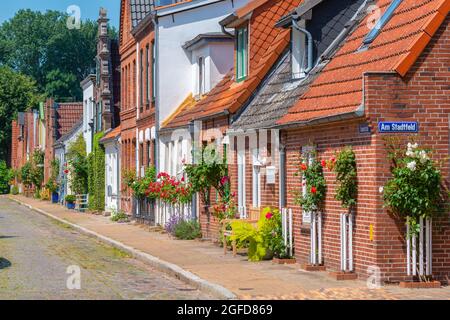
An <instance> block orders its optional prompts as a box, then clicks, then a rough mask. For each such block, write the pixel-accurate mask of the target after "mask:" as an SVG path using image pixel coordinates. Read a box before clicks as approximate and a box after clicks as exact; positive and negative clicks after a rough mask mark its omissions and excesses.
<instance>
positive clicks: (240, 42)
mask: <svg viewBox="0 0 450 320" xmlns="http://www.w3.org/2000/svg"><path fill="white" fill-rule="evenodd" d="M236 37H237V39H236V41H237V45H236V80H237V82H240V81H243V80H245V78H247V74H248V28H247V27H244V28H239V29H237V30H236Z"/></svg>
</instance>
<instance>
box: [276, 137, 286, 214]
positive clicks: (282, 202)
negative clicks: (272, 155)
mask: <svg viewBox="0 0 450 320" xmlns="http://www.w3.org/2000/svg"><path fill="white" fill-rule="evenodd" d="M278 139H279V141H281V137H279V138H278ZM279 156H280V159H279V160H280V173H279V183H280V186H279V198H280V204H279V205H280V209H283V208H284V207H285V206H286V149H285V147H284V146H282V145H281V146H280V150H279Z"/></svg>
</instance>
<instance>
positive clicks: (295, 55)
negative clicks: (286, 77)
mask: <svg viewBox="0 0 450 320" xmlns="http://www.w3.org/2000/svg"><path fill="white" fill-rule="evenodd" d="M298 24H299V25H300V27H305V21H304V20H301V21H299V22H298ZM307 61H308V56H307V46H306V35H305V34H304V33H303V32H300V31H299V30H297V29H296V28H292V42H291V64H292V78H293V79H303V78H305V77H306V73H305V70H306V68H307V67H306V66H307Z"/></svg>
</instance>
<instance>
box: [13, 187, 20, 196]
mask: <svg viewBox="0 0 450 320" xmlns="http://www.w3.org/2000/svg"><path fill="white" fill-rule="evenodd" d="M11 194H13V195H18V194H19V187H18V186H12V188H11Z"/></svg>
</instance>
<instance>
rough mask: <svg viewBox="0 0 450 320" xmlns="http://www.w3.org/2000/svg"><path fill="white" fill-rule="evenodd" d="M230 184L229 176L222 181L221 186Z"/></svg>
mask: <svg viewBox="0 0 450 320" xmlns="http://www.w3.org/2000/svg"><path fill="white" fill-rule="evenodd" d="M228 182H230V178H228V177H227V176H225V177H223V178H222V179H220V184H221V185H226V184H227V183H228Z"/></svg>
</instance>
